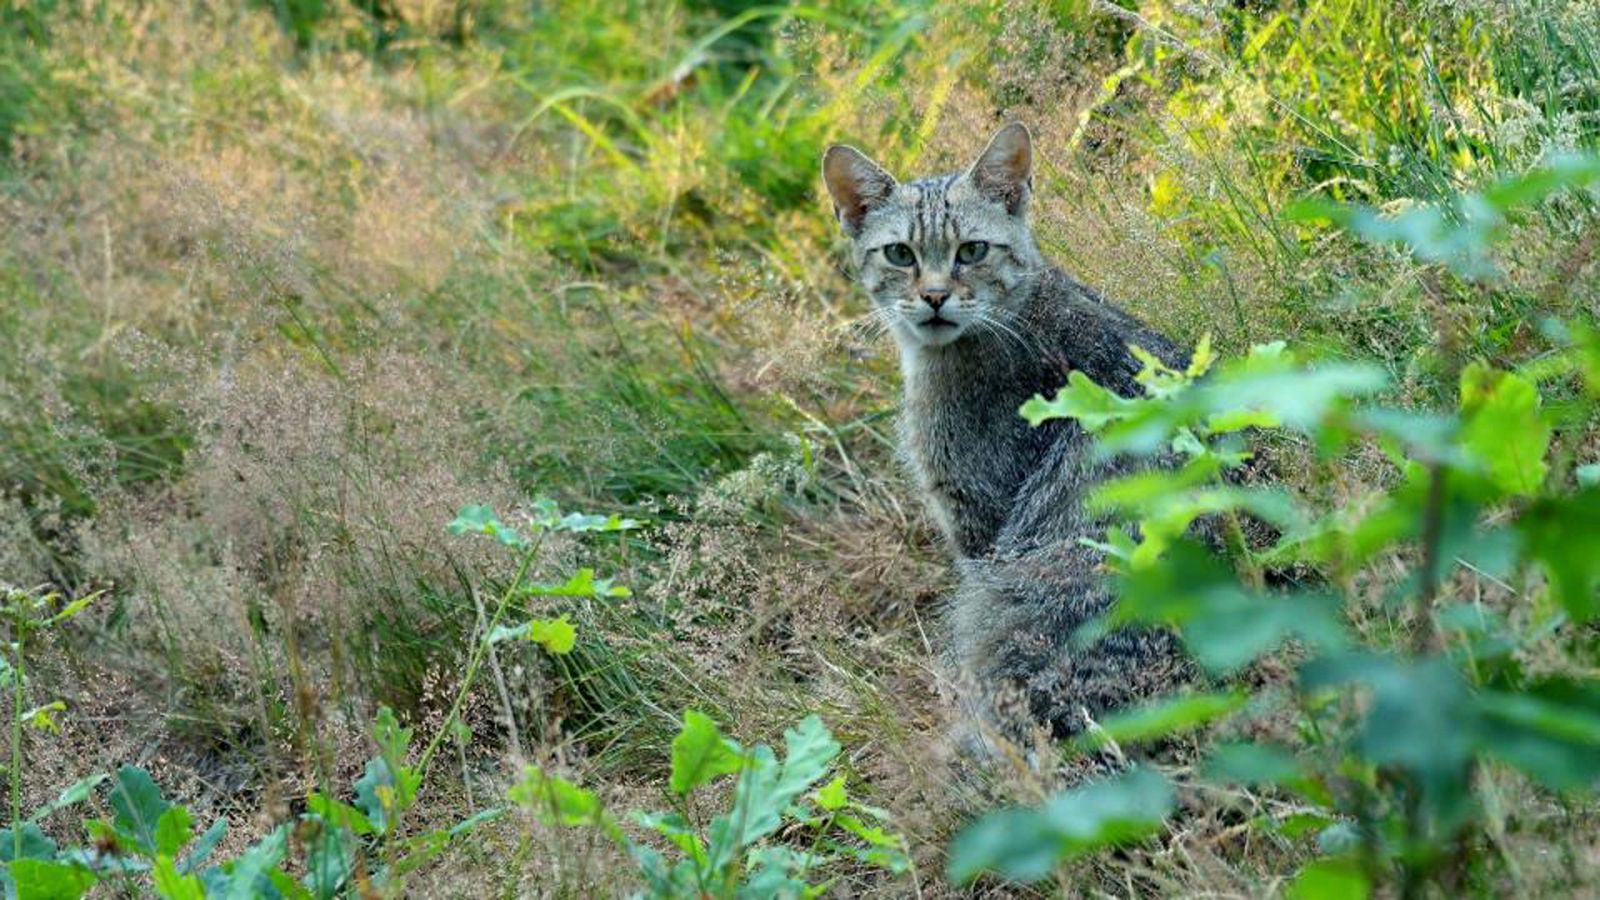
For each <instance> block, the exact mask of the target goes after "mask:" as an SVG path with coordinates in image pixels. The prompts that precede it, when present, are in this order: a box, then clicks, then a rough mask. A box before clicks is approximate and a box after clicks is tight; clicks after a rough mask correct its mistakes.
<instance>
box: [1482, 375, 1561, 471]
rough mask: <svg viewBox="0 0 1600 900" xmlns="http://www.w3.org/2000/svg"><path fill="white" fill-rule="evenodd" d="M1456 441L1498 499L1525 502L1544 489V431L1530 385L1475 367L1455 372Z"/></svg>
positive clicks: (1547, 429)
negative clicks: (1457, 384) (1485, 471)
mask: <svg viewBox="0 0 1600 900" xmlns="http://www.w3.org/2000/svg"><path fill="white" fill-rule="evenodd" d="M1461 412H1462V416H1463V418H1464V419H1465V425H1464V426H1463V428H1462V434H1461V440H1462V443H1463V444H1464V445H1465V446H1466V448H1467V449H1468V450H1469V451H1470V452H1471V453H1472V455H1473V456H1474V457H1476V458H1477V459H1478V460H1480V461H1481V462H1482V464H1483V465H1484V466H1485V467H1486V468H1487V469H1488V471H1489V475H1490V479H1491V480H1492V481H1493V483H1494V485H1495V486H1496V487H1498V488H1499V489H1500V490H1501V491H1502V492H1503V493H1506V494H1509V495H1512V496H1529V495H1531V494H1534V493H1536V492H1537V491H1538V490H1539V487H1540V486H1541V485H1542V484H1544V478H1545V474H1546V472H1547V471H1548V470H1549V467H1548V466H1546V465H1545V461H1544V456H1545V452H1546V451H1547V450H1548V449H1549V447H1550V426H1549V425H1548V424H1546V423H1545V421H1544V419H1543V418H1542V417H1541V416H1540V414H1539V390H1538V388H1536V387H1534V384H1533V382H1531V381H1529V380H1527V379H1526V378H1523V377H1522V376H1520V375H1515V374H1513V373H1510V372H1497V371H1495V370H1494V369H1491V368H1489V367H1488V366H1485V365H1483V364H1481V363H1473V364H1471V365H1469V366H1467V367H1466V368H1465V369H1463V370H1462V371H1461Z"/></svg>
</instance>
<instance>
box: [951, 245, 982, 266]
mask: <svg viewBox="0 0 1600 900" xmlns="http://www.w3.org/2000/svg"><path fill="white" fill-rule="evenodd" d="M988 255H989V242H988V241H967V242H966V243H964V244H962V245H961V246H959V247H957V248H956V262H958V263H961V264H962V265H964V266H970V265H972V264H973V263H975V262H981V261H982V260H983V258H984V257H985V256H988Z"/></svg>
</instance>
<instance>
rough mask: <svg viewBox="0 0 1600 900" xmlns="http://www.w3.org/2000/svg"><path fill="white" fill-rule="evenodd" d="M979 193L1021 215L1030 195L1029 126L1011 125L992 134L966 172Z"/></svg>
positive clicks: (1031, 149) (1030, 156) (1031, 190)
mask: <svg viewBox="0 0 1600 900" xmlns="http://www.w3.org/2000/svg"><path fill="white" fill-rule="evenodd" d="M967 177H968V178H970V179H972V185H973V187H976V188H977V189H978V193H980V194H982V195H984V196H985V197H988V198H989V199H991V200H995V201H997V202H999V203H1002V204H1004V205H1005V208H1006V212H1009V213H1011V214H1012V215H1014V216H1015V215H1021V214H1022V211H1023V210H1025V209H1027V208H1028V196H1029V195H1030V194H1032V193H1033V136H1032V135H1030V134H1029V133H1028V126H1026V125H1024V124H1022V123H1021V122H1012V123H1011V124H1009V125H1007V126H1005V127H1004V128H1002V129H1000V130H999V131H997V132H995V133H994V137H992V138H990V139H989V146H987V147H985V148H983V153H981V154H979V156H978V161H977V162H975V163H973V164H972V168H971V169H969V170H968V171H967Z"/></svg>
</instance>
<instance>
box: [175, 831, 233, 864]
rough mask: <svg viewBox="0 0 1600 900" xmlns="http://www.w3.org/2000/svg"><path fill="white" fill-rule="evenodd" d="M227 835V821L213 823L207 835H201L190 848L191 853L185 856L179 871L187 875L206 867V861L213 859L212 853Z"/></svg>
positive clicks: (206, 832)
mask: <svg viewBox="0 0 1600 900" xmlns="http://www.w3.org/2000/svg"><path fill="white" fill-rule="evenodd" d="M227 833H228V820H227V819H218V820H216V821H215V822H212V823H211V827H210V828H207V829H206V830H205V833H204V834H202V835H200V839H199V840H197V841H195V842H194V846H192V847H190V848H189V852H188V853H186V854H184V857H183V861H182V862H180V863H179V864H178V871H180V872H182V873H184V874H185V875H187V874H189V873H190V872H193V871H195V870H196V869H198V868H200V867H201V866H203V865H205V864H206V860H207V859H210V858H211V852H212V851H213V850H215V849H217V844H218V843H220V842H221V841H222V838H223V835H225V834H227Z"/></svg>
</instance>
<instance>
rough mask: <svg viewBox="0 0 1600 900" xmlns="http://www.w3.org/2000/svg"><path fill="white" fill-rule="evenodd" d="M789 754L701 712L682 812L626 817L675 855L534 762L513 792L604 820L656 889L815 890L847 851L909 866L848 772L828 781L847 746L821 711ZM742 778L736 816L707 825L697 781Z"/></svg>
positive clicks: (572, 821)
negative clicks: (803, 837) (742, 737)
mask: <svg viewBox="0 0 1600 900" xmlns="http://www.w3.org/2000/svg"><path fill="white" fill-rule="evenodd" d="M783 737H784V746H785V749H786V751H787V752H786V754H785V756H784V758H783V759H782V760H780V759H778V757H777V756H776V754H774V753H773V751H772V749H771V748H770V747H768V746H767V745H765V744H757V745H755V746H753V747H751V748H749V749H745V748H743V747H741V746H740V745H739V744H738V743H737V742H736V741H734V740H733V739H731V738H728V737H725V736H723V734H722V733H721V732H720V731H719V730H718V729H717V726H716V723H715V722H713V721H712V720H711V719H710V718H709V717H708V716H705V715H703V714H701V713H699V712H696V711H694V710H689V711H686V712H685V713H684V714H683V727H682V729H681V730H680V731H679V732H678V736H677V737H676V738H674V739H673V742H672V768H671V776H670V779H669V783H670V785H671V789H672V793H673V794H674V795H676V800H677V803H678V807H677V808H676V809H675V810H673V811H672V812H665V813H661V812H641V811H638V810H635V811H632V812H630V813H629V814H628V816H627V820H628V821H630V822H632V823H633V824H634V825H636V826H638V827H640V828H643V829H646V830H648V831H653V832H655V833H656V834H658V835H659V836H660V837H661V838H662V839H664V840H665V842H666V844H667V845H668V846H670V847H672V848H673V849H674V850H675V851H676V854H675V855H676V856H677V859H676V861H669V859H668V857H667V856H666V855H665V854H663V853H662V852H661V851H660V850H658V849H656V848H655V847H653V846H651V845H649V844H646V843H642V842H639V841H636V840H634V839H633V838H631V837H629V836H628V835H627V834H626V833H625V832H624V831H623V829H622V827H621V825H620V824H619V822H618V821H617V820H616V819H615V818H613V817H612V815H611V814H610V813H609V812H607V811H606V810H605V809H604V808H603V806H602V805H601V803H600V801H599V799H598V798H597V797H595V795H594V794H593V793H591V792H589V791H587V790H584V789H583V788H581V787H578V786H577V785H574V784H572V783H571V782H569V781H567V780H565V779H563V778H561V777H559V776H556V775H551V774H548V773H546V772H545V771H544V770H543V769H540V768H539V767H537V766H529V767H528V768H527V770H526V771H525V772H524V773H523V778H522V781H521V782H520V783H519V784H518V785H517V786H516V787H514V788H512V789H511V793H510V795H509V796H510V798H511V800H512V801H513V802H514V803H517V804H518V805H520V806H522V807H523V808H524V809H526V810H527V811H528V812H530V813H531V814H532V815H534V816H535V817H537V818H539V819H541V820H542V821H545V822H548V823H550V824H555V825H564V826H586V827H592V828H598V829H599V830H600V831H602V832H603V833H604V834H605V835H606V836H607V837H609V838H610V839H611V840H613V841H615V842H616V843H617V844H619V845H620V846H621V847H623V848H624V849H625V850H626V851H627V853H628V855H629V856H630V857H631V858H632V859H633V861H634V863H635V864H636V865H637V866H638V868H639V874H640V877H641V878H642V879H643V880H644V883H645V885H646V887H647V889H648V891H647V893H648V896H651V897H663V898H666V897H685V896H695V897H775V896H781V897H811V896H818V895H820V894H821V893H823V892H824V891H825V890H826V889H827V882H824V883H822V884H813V883H812V877H813V875H812V873H814V872H820V871H822V870H825V869H826V867H827V866H828V864H829V863H830V862H832V861H834V860H836V859H838V858H841V857H846V858H851V859H855V860H859V861H861V862H864V863H867V864H869V865H871V866H875V867H879V868H882V869H886V870H888V871H889V872H892V873H896V874H899V873H903V872H905V871H906V870H907V869H908V868H909V866H910V864H911V863H910V858H909V856H908V855H907V852H906V844H905V839H904V838H902V837H900V836H899V835H896V834H894V833H892V832H888V831H885V830H884V825H885V822H886V819H887V815H886V814H885V813H884V812H883V811H882V810H880V809H876V808H874V807H872V806H868V805H866V804H864V803H861V802H859V801H857V800H855V799H854V798H852V797H851V796H850V794H849V792H848V790H847V789H846V786H845V785H846V781H845V776H844V775H842V774H841V775H838V776H836V777H835V778H833V779H832V780H830V781H828V783H827V784H824V785H820V786H819V783H820V782H821V781H822V780H823V779H824V778H825V777H827V775H828V773H829V771H830V770H831V769H832V768H833V766H834V762H835V760H836V758H837V757H838V755H839V750H840V747H839V743H838V742H837V741H835V740H834V738H833V735H832V734H830V733H829V732H828V729H827V728H826V727H824V726H823V724H822V721H821V720H820V719H818V718H817V717H816V716H807V717H806V718H805V719H804V720H802V721H801V722H800V723H799V724H798V725H796V726H795V727H793V728H791V729H788V730H787V731H785V732H784V736H783ZM726 775H732V776H734V784H733V796H732V800H731V803H730V805H729V808H728V810H727V811H726V812H723V813H720V814H718V815H716V816H714V817H712V819H711V821H710V824H709V825H707V826H699V827H697V826H696V825H694V824H693V823H694V822H696V821H698V818H697V816H696V815H695V808H694V805H693V796H694V793H695V791H696V790H697V789H699V788H701V787H704V786H706V785H707V784H710V783H712V782H713V781H715V780H716V779H718V778H720V777H722V776H726ZM797 827H803V828H804V831H803V832H800V833H801V834H805V833H809V834H810V838H809V840H808V841H807V843H806V844H805V847H804V849H803V850H802V849H799V848H796V847H793V846H789V845H788V844H787V843H779V842H776V841H772V840H770V838H771V837H772V836H773V835H775V834H777V833H778V832H779V831H780V830H781V831H783V833H784V834H785V835H786V836H788V835H791V834H794V833H795V828H797Z"/></svg>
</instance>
